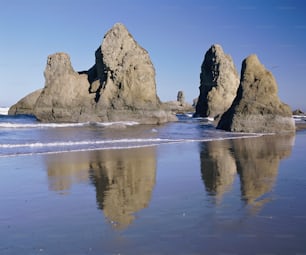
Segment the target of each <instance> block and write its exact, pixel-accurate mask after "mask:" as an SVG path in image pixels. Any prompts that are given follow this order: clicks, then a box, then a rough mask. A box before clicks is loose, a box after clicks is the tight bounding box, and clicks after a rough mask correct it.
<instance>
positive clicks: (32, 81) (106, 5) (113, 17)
mask: <svg viewBox="0 0 306 255" xmlns="http://www.w3.org/2000/svg"><path fill="white" fill-rule="evenodd" d="M118 22H120V23H123V24H124V25H125V26H126V27H127V29H128V30H129V32H130V33H131V34H132V35H133V37H134V39H135V40H136V41H137V42H138V43H139V44H140V45H141V46H142V47H143V48H145V49H146V50H147V51H148V53H149V55H150V58H151V60H152V62H153V65H154V67H155V71H156V85H157V94H158V96H159V97H160V99H161V100H162V101H169V100H176V96H177V92H178V91H180V90H182V91H183V92H184V94H185V99H186V101H188V102H190V103H191V102H192V100H193V99H194V98H196V97H198V96H199V85H200V72H201V64H202V62H203V60H204V55H205V52H206V51H207V50H208V49H209V48H210V46H211V45H213V44H220V45H221V46H222V48H223V50H224V52H225V53H226V54H229V55H230V56H231V57H232V58H233V60H234V63H235V66H236V68H237V71H238V73H239V74H240V70H241V63H242V61H243V59H245V58H246V57H247V56H249V55H250V54H257V56H258V58H259V59H260V61H261V62H262V64H264V66H265V67H266V68H267V69H268V70H270V71H271V72H272V73H273V75H274V77H275V79H276V81H277V84H278V95H279V97H280V99H281V100H282V101H283V102H285V103H287V104H289V105H290V106H291V108H292V109H297V108H301V109H302V110H304V111H306V1H304V0H252V1H251V0H214V1H212V0H210V1H208V0H154V1H146V0H111V1H110V0H107V1H105V0H86V1H83V0H82V1H81V0H1V8H0V33H1V35H0V38H1V39H0V106H11V105H12V104H14V103H16V102H17V101H18V100H19V99H21V98H22V97H24V96H26V95H27V94H29V93H30V92H33V91H34V90H36V89H39V88H43V87H44V76H43V72H44V69H45V66H46V62H47V56H48V55H50V54H53V53H56V52H66V53H68V54H69V56H70V58H71V62H72V66H73V68H74V70H75V71H83V70H88V69H89V68H90V67H91V66H92V65H93V64H94V62H95V56H94V53H95V50H96V49H97V48H98V47H99V46H100V45H101V43H102V40H103V36H104V35H105V33H106V32H107V31H108V30H109V29H111V28H112V26H113V25H114V24H115V23H118Z"/></svg>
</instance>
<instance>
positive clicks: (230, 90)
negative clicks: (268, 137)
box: [195, 44, 239, 118]
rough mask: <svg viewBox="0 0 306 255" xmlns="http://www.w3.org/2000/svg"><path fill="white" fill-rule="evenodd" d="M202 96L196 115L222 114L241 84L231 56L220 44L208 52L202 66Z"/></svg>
mask: <svg viewBox="0 0 306 255" xmlns="http://www.w3.org/2000/svg"><path fill="white" fill-rule="evenodd" d="M200 80H201V84H200V96H199V100H198V102H197V106H196V114H195V115H196V116H201V117H213V118H216V117H218V116H221V115H222V114H223V113H224V112H225V111H226V110H227V109H228V108H229V107H230V106H231V104H232V102H233V100H234V98H235V96H236V93H237V88H238V86H239V76H238V73H237V71H236V68H235V65H234V62H233V60H232V58H231V56H229V55H227V54H225V53H224V51H223V49H222V47H221V46H220V45H218V44H214V45H212V46H211V47H210V48H209V50H208V51H207V52H206V54H205V57H204V61H203V63H202V66H201V74H200Z"/></svg>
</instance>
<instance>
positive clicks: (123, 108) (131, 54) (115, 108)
mask: <svg viewBox="0 0 306 255" xmlns="http://www.w3.org/2000/svg"><path fill="white" fill-rule="evenodd" d="M95 57H96V61H95V65H94V66H93V67H92V68H90V69H89V70H88V71H83V72H75V71H74V70H73V68H72V66H71V62H70V58H69V56H68V55H67V54H65V53H56V54H53V55H50V56H49V57H48V61H47V66H46V69H45V72H44V75H45V87H44V89H43V90H42V92H41V94H40V95H39V97H38V99H37V102H36V103H35V106H34V110H33V112H34V115H35V116H36V117H37V118H38V119H39V120H41V121H44V122H82V121H103V122H104V121H131V120H133V121H138V122H140V123H145V124H156V123H163V122H167V121H173V120H176V117H175V115H173V114H172V113H171V111H165V110H164V109H162V108H163V107H162V103H161V102H160V100H159V98H158V96H157V93H156V84H155V69H154V67H153V64H152V62H151V60H150V57H149V54H148V53H147V51H146V50H144V49H143V48H142V47H140V46H139V45H138V43H137V42H136V41H135V40H134V39H133V37H132V36H131V34H130V33H129V32H128V30H127V29H126V28H125V27H124V25H122V24H115V25H114V27H113V28H112V29H111V30H109V31H108V32H107V33H106V35H105V36H104V39H103V42H102V45H101V46H100V47H99V48H98V49H97V51H96V53H95Z"/></svg>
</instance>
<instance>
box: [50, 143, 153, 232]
mask: <svg viewBox="0 0 306 255" xmlns="http://www.w3.org/2000/svg"><path fill="white" fill-rule="evenodd" d="M46 163H47V169H48V181H49V188H50V189H52V190H55V191H65V190H68V189H69V188H70V186H71V185H72V184H73V183H78V182H82V181H88V180H90V181H91V182H92V183H93V184H94V186H95V188H96V199H97V204H98V208H99V209H101V210H103V212H104V215H105V217H106V218H107V219H108V220H109V221H110V222H111V223H112V226H113V227H114V228H117V229H123V228H126V227H127V226H128V225H129V224H131V223H132V221H133V220H134V218H135V216H134V213H136V212H137V211H139V210H141V209H143V208H145V207H147V206H148V204H149V202H150V199H151V193H152V190H153V188H154V186H155V178H156V151H155V148H154V147H148V148H141V149H125V150H105V151H103V150H102V151H93V152H81V153H65V154H56V155H48V156H47V157H46ZM62 193H63V192H62Z"/></svg>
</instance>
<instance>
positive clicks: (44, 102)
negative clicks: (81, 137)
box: [34, 53, 96, 122]
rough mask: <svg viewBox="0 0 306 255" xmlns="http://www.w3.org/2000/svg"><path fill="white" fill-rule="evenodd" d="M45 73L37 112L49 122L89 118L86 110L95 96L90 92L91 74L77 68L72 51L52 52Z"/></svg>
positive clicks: (36, 113)
mask: <svg viewBox="0 0 306 255" xmlns="http://www.w3.org/2000/svg"><path fill="white" fill-rule="evenodd" d="M44 76H45V87H44V89H43V90H42V92H41V94H40V96H39V97H38V99H37V102H36V104H35V107H34V115H35V116H36V117H37V118H38V119H39V120H41V121H45V122H68V121H72V122H78V121H82V120H87V119H86V117H87V116H85V118H83V116H84V115H83V112H84V111H85V109H88V108H89V107H90V101H91V98H92V97H93V96H91V95H90V94H89V93H88V88H89V82H88V79H87V75H86V74H81V75H80V74H78V73H77V72H75V71H74V70H73V68H72V66H71V62H70V57H69V56H68V54H66V53H56V54H53V55H50V56H48V60H47V65H46V68H45V72H44ZM88 117H90V116H88ZM94 120H96V119H94Z"/></svg>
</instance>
